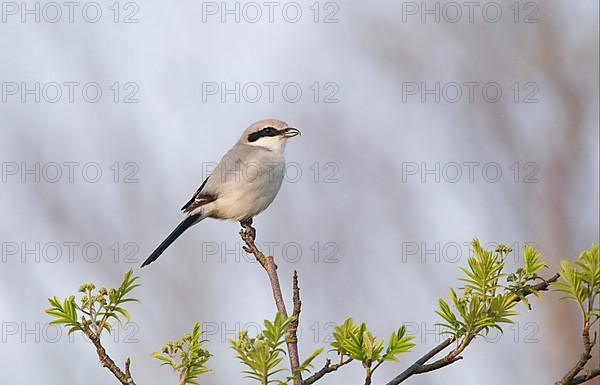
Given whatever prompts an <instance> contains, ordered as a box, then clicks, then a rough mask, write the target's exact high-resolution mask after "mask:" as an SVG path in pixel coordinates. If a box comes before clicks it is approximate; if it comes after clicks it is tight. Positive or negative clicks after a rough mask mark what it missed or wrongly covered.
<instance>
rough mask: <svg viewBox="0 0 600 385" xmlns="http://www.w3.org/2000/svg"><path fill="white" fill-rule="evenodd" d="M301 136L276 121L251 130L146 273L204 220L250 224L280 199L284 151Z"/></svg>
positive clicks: (204, 185)
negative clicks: (276, 199) (170, 248)
mask: <svg viewBox="0 0 600 385" xmlns="http://www.w3.org/2000/svg"><path fill="white" fill-rule="evenodd" d="M299 134H300V131H299V130H298V129H296V128H292V127H288V125H287V124H286V123H285V122H282V121H281V120H276V119H266V120H260V121H258V122H256V123H253V124H252V125H251V126H250V127H248V128H246V129H245V130H244V132H243V133H242V136H241V137H240V139H239V140H238V141H237V143H236V144H234V145H233V147H231V149H230V150H229V151H228V152H227V153H226V154H225V156H223V159H221V162H219V164H218V165H217V167H216V168H215V170H214V171H213V172H212V174H210V175H209V176H208V177H207V178H206V179H205V180H204V182H202V184H201V185H200V187H199V188H198V190H197V191H196V193H195V194H194V196H192V199H190V200H189V202H187V203H186V204H185V205H184V206H183V207H182V208H181V210H182V211H183V212H184V213H185V214H186V217H185V219H184V220H183V221H182V222H181V223H180V224H179V225H178V226H177V227H176V228H175V230H173V231H172V232H171V234H169V236H168V237H167V238H166V239H165V240H164V241H162V243H161V244H160V245H158V247H157V248H156V250H154V252H152V254H150V256H149V257H148V258H147V259H146V260H145V261H144V263H142V267H144V266H146V265H149V264H151V263H152V262H154V261H155V260H156V259H157V258H158V257H159V256H160V255H161V254H162V253H163V252H164V251H165V250H166V249H167V247H169V246H170V245H171V243H173V242H174V241H175V240H176V239H177V238H178V237H179V236H180V235H181V234H183V232H184V231H185V230H187V229H188V228H189V227H191V226H192V225H195V224H196V223H198V222H200V221H201V220H203V219H204V218H216V219H226V220H232V221H240V222H242V223H251V221H252V218H253V217H254V216H256V215H258V214H259V213H261V212H262V211H263V210H265V209H266V208H267V207H269V205H270V204H271V202H273V200H274V199H275V196H277V192H279V188H280V187H281V182H282V181H283V173H284V169H285V158H284V156H283V153H284V150H285V145H286V143H287V140H288V139H289V138H292V137H294V136H296V135H299Z"/></svg>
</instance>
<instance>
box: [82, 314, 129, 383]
mask: <svg viewBox="0 0 600 385" xmlns="http://www.w3.org/2000/svg"><path fill="white" fill-rule="evenodd" d="M81 324H82V325H83V333H84V334H85V335H86V336H87V338H89V339H90V341H92V344H94V346H95V347H96V353H97V354H98V358H99V359H100V363H101V364H102V366H104V367H105V368H107V369H108V370H110V371H111V372H112V374H113V375H114V376H115V377H116V378H117V380H119V382H120V383H121V384H123V385H135V382H133V378H132V377H131V372H130V371H129V366H130V365H131V360H130V359H129V358H127V360H126V361H125V373H123V371H122V370H121V369H120V368H119V367H118V366H117V364H115V362H114V361H113V360H112V358H110V356H109V355H108V354H107V353H106V350H105V349H104V347H103V346H102V343H101V342H100V335H98V334H96V333H94V331H93V330H92V329H91V328H90V326H89V324H88V322H87V321H86V319H85V317H81Z"/></svg>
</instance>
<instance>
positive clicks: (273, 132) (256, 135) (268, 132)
mask: <svg viewBox="0 0 600 385" xmlns="http://www.w3.org/2000/svg"><path fill="white" fill-rule="evenodd" d="M280 133H281V131H279V130H278V129H276V128H273V127H265V128H263V129H262V130H260V131H256V132H253V133H251V134H250V135H248V142H256V141H257V140H258V139H260V138H262V137H265V136H277V135H279V134H280Z"/></svg>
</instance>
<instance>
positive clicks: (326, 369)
mask: <svg viewBox="0 0 600 385" xmlns="http://www.w3.org/2000/svg"><path fill="white" fill-rule="evenodd" d="M350 361H352V359H351V358H348V359H347V360H345V361H342V362H340V363H337V364H333V365H332V364H331V360H330V359H327V361H325V366H323V368H322V369H321V370H319V371H318V372H316V373H315V374H313V375H312V376H310V377H308V378H307V379H306V380H304V382H303V384H304V385H311V384H314V383H315V382H317V381H318V380H320V379H321V378H323V376H325V375H326V374H328V373H331V372H335V371H336V370H338V369H339V368H341V367H342V366H344V365H346V364H347V363H349V362H350Z"/></svg>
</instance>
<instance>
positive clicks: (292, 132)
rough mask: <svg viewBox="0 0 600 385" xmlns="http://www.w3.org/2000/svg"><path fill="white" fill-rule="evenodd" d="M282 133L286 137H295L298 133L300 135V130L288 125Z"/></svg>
mask: <svg viewBox="0 0 600 385" xmlns="http://www.w3.org/2000/svg"><path fill="white" fill-rule="evenodd" d="M281 135H283V137H285V138H293V137H294V136H296V135H300V130H299V129H297V128H293V127H288V128H286V129H285V130H282V132H281Z"/></svg>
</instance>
